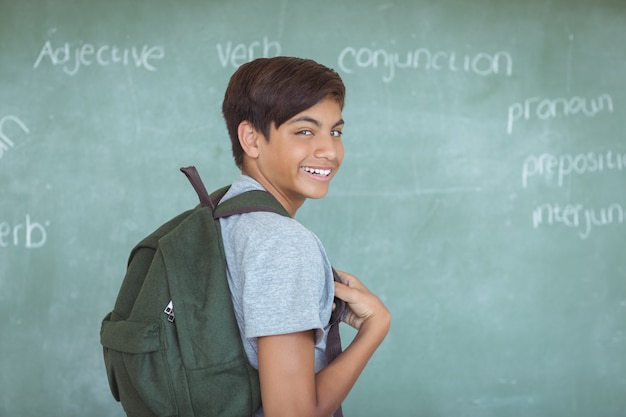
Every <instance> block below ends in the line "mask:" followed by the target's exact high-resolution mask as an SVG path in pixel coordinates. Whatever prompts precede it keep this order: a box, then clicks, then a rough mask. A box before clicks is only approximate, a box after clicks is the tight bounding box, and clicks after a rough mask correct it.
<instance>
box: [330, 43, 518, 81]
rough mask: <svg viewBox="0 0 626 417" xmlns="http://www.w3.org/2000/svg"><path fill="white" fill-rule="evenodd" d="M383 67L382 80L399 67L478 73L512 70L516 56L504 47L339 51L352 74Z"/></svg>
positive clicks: (343, 67) (341, 63)
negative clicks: (487, 49) (465, 50)
mask: <svg viewBox="0 0 626 417" xmlns="http://www.w3.org/2000/svg"><path fill="white" fill-rule="evenodd" d="M378 67H381V68H384V69H385V71H386V73H385V74H384V75H383V81H384V82H386V83H389V82H391V81H393V79H394V78H395V75H396V69H425V70H432V71H444V70H448V71H452V72H457V71H463V72H467V73H473V74H476V75H482V76H487V75H495V74H500V73H504V74H506V75H507V76H509V77H510V76H511V74H513V58H512V57H511V54H510V53H508V52H505V51H502V52H497V53H495V54H488V53H485V52H478V53H476V54H474V55H468V54H465V55H457V53H456V52H445V51H434V52H433V51H431V50H430V49H428V48H419V49H416V50H414V51H408V52H406V53H405V54H403V55H402V56H401V54H400V53H397V52H390V51H386V50H384V49H376V50H373V49H370V48H359V49H356V48H353V47H347V48H344V49H343V50H342V51H341V52H340V53H339V68H340V69H341V71H343V72H345V73H346V74H352V73H354V72H355V70H356V69H359V68H378Z"/></svg>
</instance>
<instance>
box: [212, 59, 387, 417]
mask: <svg viewBox="0 0 626 417" xmlns="http://www.w3.org/2000/svg"><path fill="white" fill-rule="evenodd" d="M344 95H345V87H344V85H343V82H342V81H341V78H340V77H339V75H338V74H337V73H336V72H335V71H333V70H331V69H329V68H327V67H325V66H323V65H320V64H318V63H316V62H314V61H311V60H305V59H299V58H290V57H277V58H261V59H257V60H254V61H252V62H249V63H247V64H245V65H243V66H241V67H240V68H239V69H238V70H237V71H236V72H235V74H233V76H232V78H231V79H230V82H229V85H228V88H227V89H226V93H225V96H224V102H223V106H222V112H223V115H224V119H225V121H226V125H227V127H228V132H229V135H230V138H231V142H232V150H233V156H234V159H235V163H236V164H237V166H238V167H239V168H240V169H241V173H242V175H241V176H240V177H239V178H238V179H237V180H236V181H235V182H234V183H233V184H232V187H231V189H230V190H229V192H228V193H227V194H226V196H225V197H224V201H225V200H226V199H228V198H230V197H233V196H234V195H237V194H239V193H242V192H244V191H247V190H250V189H265V190H266V191H268V192H269V193H271V194H272V195H273V196H274V197H275V198H276V199H277V200H278V201H279V202H280V203H281V204H282V205H283V207H284V208H285V209H286V210H287V211H288V212H289V214H290V215H291V218H288V217H284V216H280V215H276V214H273V213H267V212H253V213H247V214H242V215H235V216H231V217H228V218H225V219H221V220H220V222H221V227H222V235H223V240H224V247H225V252H226V261H227V265H228V279H229V285H230V289H231V294H232V297H233V304H234V306H235V315H236V317H237V322H238V324H239V330H240V333H241V337H242V341H243V344H244V347H245V350H246V354H247V356H248V359H249V360H250V363H251V364H252V365H253V366H254V367H255V368H258V370H259V377H260V381H261V396H262V403H263V406H262V408H261V409H259V410H258V411H257V413H256V416H263V415H265V416H266V417H274V416H290V417H293V416H298V417H305V416H324V417H328V416H331V415H333V413H335V412H336V411H337V410H338V409H339V408H340V405H341V402H342V401H343V400H344V399H345V397H346V396H347V395H348V392H349V391H350V389H351V388H352V386H353V385H354V383H355V382H356V380H357V378H358V376H359V375H360V373H361V371H362V370H363V368H364V367H365V365H366V363H367V361H368V360H369V359H370V358H371V356H372V355H373V354H374V351H375V350H376V349H377V347H378V346H379V345H380V343H381V342H382V341H383V339H384V337H385V336H386V334H387V331H388V329H389V325H390V314H389V312H388V310H387V308H386V307H385V306H384V305H383V303H382V302H381V301H380V300H379V299H378V297H376V296H375V295H374V294H372V293H371V292H370V291H369V290H368V289H367V288H366V287H365V286H363V284H361V282H360V281H359V280H358V279H357V278H355V277H354V276H352V275H350V274H347V273H343V272H338V275H339V277H340V279H341V283H333V275H332V269H331V266H330V262H329V260H328V258H327V256H326V253H325V251H324V248H323V246H322V244H321V242H320V241H319V240H318V238H317V237H316V236H315V235H314V234H313V233H312V232H311V231H309V230H307V229H306V228H304V227H303V226H302V225H301V224H299V223H298V222H296V221H295V220H294V219H293V217H294V216H295V215H296V211H297V210H298V208H299V207H300V206H301V205H302V204H303V203H304V201H305V200H306V199H307V198H321V197H323V196H324V195H326V193H327V192H328V187H329V183H330V181H331V179H332V178H333V176H334V175H335V174H336V173H337V170H338V169H339V167H340V165H341V162H342V160H343V155H344V149H343V144H342V140H341V134H342V132H341V131H342V129H343V125H344V121H343V119H342V114H341V111H342V109H343V104H344ZM333 296H336V297H337V298H339V299H342V300H344V301H345V302H346V303H347V307H348V308H347V315H346V316H345V317H344V319H343V321H344V322H346V323H348V324H349V325H350V326H352V327H354V328H355V329H357V330H358V332H357V334H356V336H355V338H354V340H353V341H352V342H351V343H350V344H349V346H348V347H347V348H346V349H345V351H343V352H342V353H341V354H339V356H337V358H336V359H334V360H333V361H332V362H331V363H327V360H326V356H325V350H326V340H327V336H328V329H329V327H330V326H329V319H330V316H331V312H332V310H333V308H334V305H333ZM340 413H341V412H340V411H338V412H337V414H336V415H340Z"/></svg>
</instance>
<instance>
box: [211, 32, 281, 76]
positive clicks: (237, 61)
mask: <svg viewBox="0 0 626 417" xmlns="http://www.w3.org/2000/svg"><path fill="white" fill-rule="evenodd" d="M280 54H281V46H280V43H278V42H277V41H270V40H268V39H267V37H264V38H263V40H262V41H254V42H252V43H250V44H249V45H246V44H243V43H239V44H237V45H234V46H233V44H232V42H227V43H226V44H225V45H222V44H221V43H218V44H217V55H218V57H219V60H220V64H222V67H223V68H226V67H227V66H228V65H230V66H231V67H233V68H239V67H240V66H241V65H243V64H245V63H246V62H250V61H252V60H253V59H255V58H269V57H271V56H278V55H280Z"/></svg>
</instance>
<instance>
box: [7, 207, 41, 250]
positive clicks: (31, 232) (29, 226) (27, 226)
mask: <svg viewBox="0 0 626 417" xmlns="http://www.w3.org/2000/svg"><path fill="white" fill-rule="evenodd" d="M49 226H50V222H45V223H44V224H41V223H38V222H33V221H31V219H30V215H28V214H27V215H26V218H25V220H24V223H18V224H14V225H12V224H10V223H9V222H0V248H6V247H7V246H9V245H10V246H23V247H25V248H27V249H35V248H40V247H42V246H43V245H45V244H46V240H47V238H48V233H47V232H46V227H49Z"/></svg>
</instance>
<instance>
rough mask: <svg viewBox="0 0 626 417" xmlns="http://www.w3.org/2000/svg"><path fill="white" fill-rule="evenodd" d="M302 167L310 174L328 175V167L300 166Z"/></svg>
mask: <svg viewBox="0 0 626 417" xmlns="http://www.w3.org/2000/svg"><path fill="white" fill-rule="evenodd" d="M302 169H303V170H304V171H306V172H310V173H311V174H315V175H323V176H325V177H327V176H328V175H330V169H317V168H309V167H302Z"/></svg>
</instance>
